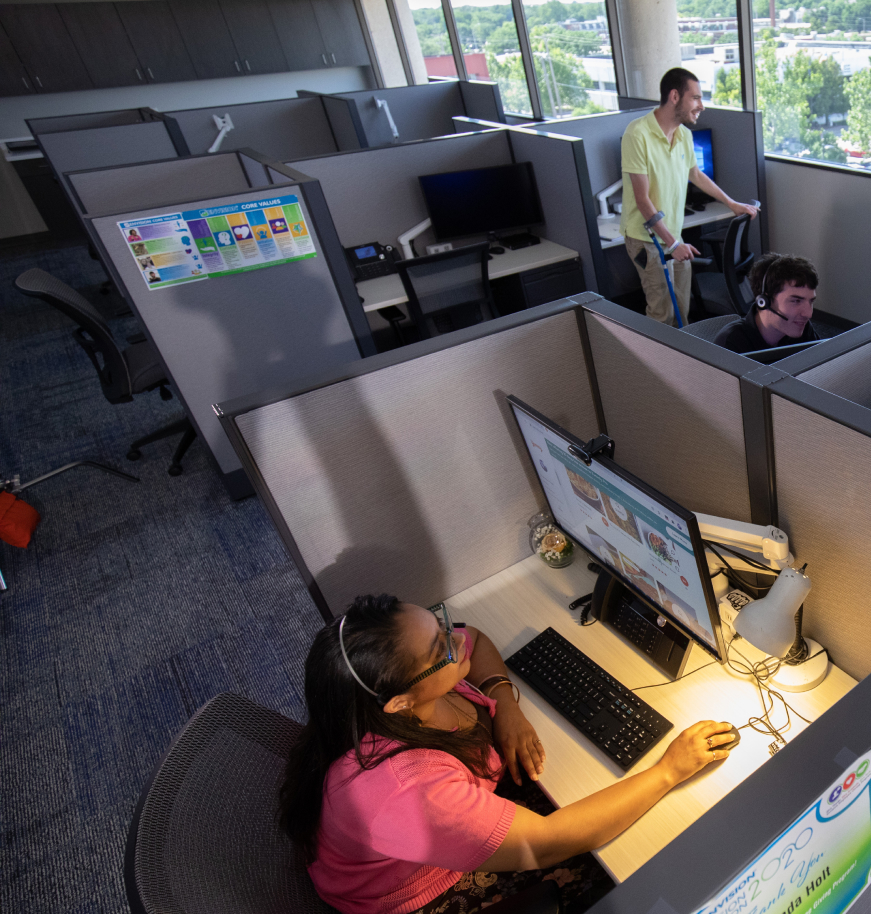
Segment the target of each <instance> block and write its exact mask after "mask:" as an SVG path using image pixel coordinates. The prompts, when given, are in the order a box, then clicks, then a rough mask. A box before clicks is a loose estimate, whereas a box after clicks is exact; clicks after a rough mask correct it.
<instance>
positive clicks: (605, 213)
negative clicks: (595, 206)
mask: <svg viewBox="0 0 871 914" xmlns="http://www.w3.org/2000/svg"><path fill="white" fill-rule="evenodd" d="M621 187H623V179H622V178H620V180H619V181H615V182H614V183H613V184H611V185H610V186H609V187H606V188H605V189H604V190H603V191H600V192H599V193H598V194H596V199H597V200H598V201H599V213H600V214H601V215H602V217H603V218H605V219H613V218H614V213H612V212H610V211H609V210H608V197H610V196H611V194H616V193H617V191H618V190H620V188H621Z"/></svg>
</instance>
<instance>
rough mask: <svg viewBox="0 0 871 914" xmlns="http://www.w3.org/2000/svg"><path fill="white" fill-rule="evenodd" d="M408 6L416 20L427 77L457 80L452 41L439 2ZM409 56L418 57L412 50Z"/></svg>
mask: <svg viewBox="0 0 871 914" xmlns="http://www.w3.org/2000/svg"><path fill="white" fill-rule="evenodd" d="M408 6H409V9H410V10H411V15H412V17H413V19H414V28H415V31H416V33H417V40H418V42H419V44H420V53H421V54H422V56H423V63H424V66H425V67H426V75H427V76H453V77H455V78H456V76H457V64H456V62H455V61H454V55H453V53H452V52H451V39H450V36H449V35H448V27H447V25H445V14H444V12H443V11H442V5H441V3H439V0H409V3H408ZM407 40H408V36H406V41H407ZM409 54H410V56H412V57H415V58H416V56H417V55H416V54H414V52H413V50H412V49H411V48H409ZM418 81H420V80H418Z"/></svg>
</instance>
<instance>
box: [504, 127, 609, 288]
mask: <svg viewBox="0 0 871 914" xmlns="http://www.w3.org/2000/svg"><path fill="white" fill-rule="evenodd" d="M507 136H508V140H509V143H510V144H511V148H512V150H513V152H514V159H515V160H516V161H517V162H526V161H529V162H532V165H533V168H534V169H535V182H536V184H537V185H538V193H539V195H540V197H541V205H542V210H543V211H544V214H545V220H546V221H545V224H544V227H543V228H541V229H540V232H541V234H542V235H543V236H544V237H545V238H547V239H548V240H549V241H555V242H556V243H557V244H562V245H565V246H566V247H567V248H571V249H572V250H574V251H577V252H578V253H579V254H580V255H581V265H582V267H583V270H584V282H585V283H586V286H587V288H588V289H590V290H591V291H594V292H601V291H602V289H601V287H600V284H599V281H598V278H597V277H598V276H599V275H603V271H604V270H605V261H604V258H603V257H602V249H601V247H600V245H599V244H598V242H597V243H596V244H595V245H591V244H590V238H598V229H597V228H596V207H595V201H594V200H593V197H592V194H591V193H590V182H589V180H588V178H587V160H586V155H585V152H586V148H587V147H586V143H585V142H584V141H583V140H579V139H575V138H574V137H562V136H548V135H545V134H539V133H529V132H526V131H522V130H509V131H507Z"/></svg>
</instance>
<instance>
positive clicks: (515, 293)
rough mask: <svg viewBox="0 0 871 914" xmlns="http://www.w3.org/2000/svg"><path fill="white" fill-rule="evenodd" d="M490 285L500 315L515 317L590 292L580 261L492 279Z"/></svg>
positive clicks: (570, 261) (576, 260) (565, 261)
mask: <svg viewBox="0 0 871 914" xmlns="http://www.w3.org/2000/svg"><path fill="white" fill-rule="evenodd" d="M494 259H495V258H494ZM491 263H492V261H491ZM490 285H491V287H492V289H493V297H494V299H495V300H496V307H497V308H498V309H499V313H500V314H513V313H514V312H515V311H523V310H524V309H525V308H534V307H535V306H536V305H544V304H546V303H547V302H551V301H558V300H559V299H561V298H565V297H566V296H567V295H577V294H578V293H579V292H586V291H587V287H586V284H585V283H584V272H583V270H582V269H581V261H580V260H579V259H577V258H576V259H575V260H563V261H560V262H559V263H554V264H551V265H550V266H546V267H538V269H535V270H528V271H527V272H525V273H517V274H516V275H514V276H503V277H502V278H501V279H492V280H490Z"/></svg>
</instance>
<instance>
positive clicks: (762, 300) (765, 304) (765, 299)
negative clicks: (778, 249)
mask: <svg viewBox="0 0 871 914" xmlns="http://www.w3.org/2000/svg"><path fill="white" fill-rule="evenodd" d="M779 260H780V258H779V257H776V258H775V259H774V260H772V261H771V263H770V264H768V267H767V268H766V270H765V275H764V276H763V277H762V288H761V290H760V292H759V294H758V295H757V296H756V307H757V308H758V309H759V310H760V311H765V309H766V308H767V309H768V310H769V311H770V312H771V313H772V314H776V315H777V316H778V317H779V318H780V319H781V320H784V321H788V320H789V318H788V317H787V316H786V315H785V314H781V313H780V312H779V311H775V310H774V302H773V300H772V298H771V296H770V295H769V294H768V293H767V292H766V291H765V280H766V279H768V273H769V271H770V270H771V268H772V267H773V266H774V264H776V263H777V262H778V261H779Z"/></svg>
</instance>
